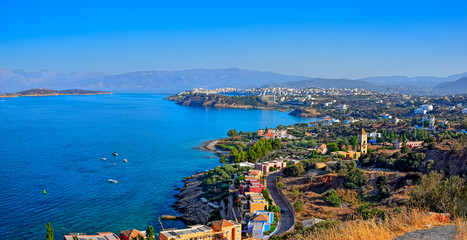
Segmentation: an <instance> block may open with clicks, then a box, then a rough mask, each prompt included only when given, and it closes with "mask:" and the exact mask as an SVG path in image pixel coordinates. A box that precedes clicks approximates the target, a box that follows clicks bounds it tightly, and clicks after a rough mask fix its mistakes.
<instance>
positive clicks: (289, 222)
mask: <svg viewBox="0 0 467 240" xmlns="http://www.w3.org/2000/svg"><path fill="white" fill-rule="evenodd" d="M277 176H280V172H276V173H272V174H269V175H267V176H266V186H267V188H268V190H269V194H270V195H271V198H272V199H273V200H274V203H275V204H276V205H277V206H279V207H280V208H281V209H282V210H283V212H282V213H281V218H280V220H279V221H280V224H279V226H277V227H278V229H277V231H276V232H275V233H274V235H282V234H283V233H285V232H287V231H288V230H289V229H290V228H291V227H292V226H293V224H294V221H295V219H294V215H293V211H294V209H291V208H290V207H289V205H287V203H286V202H285V201H288V200H285V201H284V199H283V198H282V197H281V195H280V194H279V192H278V191H277V188H276V177H277Z"/></svg>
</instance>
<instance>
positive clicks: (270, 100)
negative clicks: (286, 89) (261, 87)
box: [261, 95, 276, 105]
mask: <svg viewBox="0 0 467 240" xmlns="http://www.w3.org/2000/svg"><path fill="white" fill-rule="evenodd" d="M261 102H262V103H265V104H266V105H274V104H275V103H276V96H274V95H263V96H261Z"/></svg>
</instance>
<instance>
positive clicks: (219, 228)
mask: <svg viewBox="0 0 467 240" xmlns="http://www.w3.org/2000/svg"><path fill="white" fill-rule="evenodd" d="M208 226H210V227H211V228H212V229H213V230H214V235H217V236H219V235H222V236H223V237H222V238H221V239H224V240H240V239H241V238H242V225H241V224H239V223H236V222H234V221H230V220H225V219H222V220H218V221H214V222H211V223H208ZM161 240H162V239H161Z"/></svg>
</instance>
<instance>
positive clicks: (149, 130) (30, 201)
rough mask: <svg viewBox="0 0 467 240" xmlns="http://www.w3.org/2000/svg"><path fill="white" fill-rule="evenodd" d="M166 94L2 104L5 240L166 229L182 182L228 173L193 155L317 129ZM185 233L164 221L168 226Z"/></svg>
mask: <svg viewBox="0 0 467 240" xmlns="http://www.w3.org/2000/svg"><path fill="white" fill-rule="evenodd" d="M167 96H168V95H164V94H148V93H145V94H124V93H116V94H112V95H94V96H54V97H19V98H7V99H5V101H0V196H1V201H0V233H1V234H2V239H9V240H14V239H28V240H29V239H45V224H46V223H47V222H51V224H52V226H53V228H54V230H55V239H63V235H64V234H66V233H69V232H85V233H88V234H93V233H96V232H98V231H99V232H102V231H112V232H115V233H117V234H119V232H120V231H121V230H127V229H132V228H137V229H141V230H144V229H146V227H147V226H148V225H152V226H154V227H155V228H156V231H158V230H159V229H160V225H159V223H158V221H157V218H158V217H159V216H160V215H162V214H176V212H175V211H174V210H173V209H172V208H171V205H172V204H173V203H174V202H175V198H174V196H173V195H174V194H176V193H177V191H175V190H174V188H176V187H182V186H183V182H182V179H183V178H184V177H186V176H189V175H191V174H193V173H195V172H197V171H202V170H207V169H210V168H212V167H214V166H217V165H219V163H218V159H216V158H212V157H213V156H214V155H213V154H212V153H209V152H205V151H200V150H196V149H194V147H197V146H199V145H201V144H202V143H203V142H204V141H207V140H211V139H215V138H221V137H225V136H226V133H227V131H228V130H229V129H232V128H236V129H237V130H239V131H240V130H243V131H256V130H257V129H258V128H264V127H266V126H267V127H275V126H277V125H279V124H283V125H286V124H293V123H297V122H308V121H310V119H304V118H296V117H292V116H290V115H288V114H287V113H282V112H278V111H263V110H244V109H214V108H211V109H205V108H196V107H184V106H179V105H176V104H174V103H173V102H170V101H166V100H163V98H164V97H167ZM114 151H115V152H118V153H119V155H118V156H117V157H114V156H112V155H111V153H112V152H114ZM103 156H105V157H106V158H107V161H103V160H101V158H102V157H103ZM123 158H127V159H128V162H127V163H124V162H123ZM113 163H115V164H116V165H114V164H113ZM108 179H116V180H118V181H119V182H120V183H119V184H113V183H109V181H108ZM44 189H45V190H46V191H47V194H46V195H43V193H42V191H43V190H44ZM183 226H184V224H183V223H181V222H179V221H164V227H183Z"/></svg>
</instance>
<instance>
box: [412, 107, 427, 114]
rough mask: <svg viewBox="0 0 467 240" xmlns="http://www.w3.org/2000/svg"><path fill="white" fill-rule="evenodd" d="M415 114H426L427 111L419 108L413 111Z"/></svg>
mask: <svg viewBox="0 0 467 240" xmlns="http://www.w3.org/2000/svg"><path fill="white" fill-rule="evenodd" d="M413 112H414V113H415V114H426V112H427V111H426V110H425V109H421V108H417V109H415V110H413Z"/></svg>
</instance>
